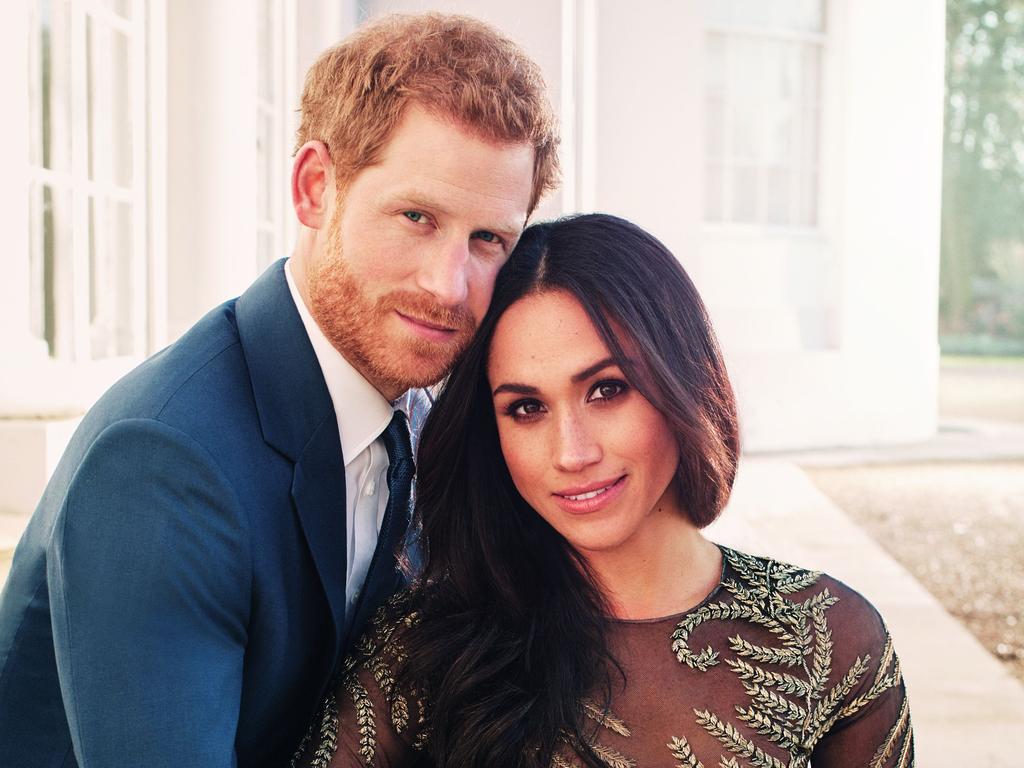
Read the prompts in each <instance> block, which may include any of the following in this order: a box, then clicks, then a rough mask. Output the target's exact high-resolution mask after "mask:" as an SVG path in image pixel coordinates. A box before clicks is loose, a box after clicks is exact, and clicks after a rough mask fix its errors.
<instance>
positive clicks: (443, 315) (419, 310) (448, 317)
mask: <svg viewBox="0 0 1024 768" xmlns="http://www.w3.org/2000/svg"><path fill="white" fill-rule="evenodd" d="M377 307H378V309H380V310H384V311H389V310H392V309H393V310H396V311H398V312H400V313H402V314H403V315H406V316H407V317H411V318H412V319H413V320H422V321H424V322H427V323H429V324H430V325H436V326H440V327H442V328H450V329H451V330H453V331H466V332H469V333H472V332H473V331H474V330H476V319H475V318H474V317H473V315H472V314H471V313H470V311H469V310H468V309H466V308H465V307H463V306H458V307H446V306H444V305H443V304H438V303H437V302H436V301H434V300H432V299H431V298H430V297H428V296H425V295H423V294H422V293H414V292H412V291H395V292H393V293H389V294H388V295H387V296H383V297H382V298H381V299H379V300H378V302H377Z"/></svg>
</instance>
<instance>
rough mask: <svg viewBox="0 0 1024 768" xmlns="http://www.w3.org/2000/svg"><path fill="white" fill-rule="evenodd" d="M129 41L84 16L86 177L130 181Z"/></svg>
mask: <svg viewBox="0 0 1024 768" xmlns="http://www.w3.org/2000/svg"><path fill="white" fill-rule="evenodd" d="M130 45H131V44H130V42H129V40H128V38H127V37H126V36H125V35H124V34H122V33H121V32H119V31H117V30H115V29H112V28H110V27H108V26H106V25H104V24H103V23H102V22H100V21H97V20H96V19H93V18H92V17H87V19H86V55H87V57H88V58H87V66H88V87H89V90H88V104H89V178H91V179H93V180H94V181H100V182H112V183H114V184H116V185H118V186H120V187H130V186H131V184H132V89H131V82H132V79H131V75H132V73H131V56H130V51H131V48H130Z"/></svg>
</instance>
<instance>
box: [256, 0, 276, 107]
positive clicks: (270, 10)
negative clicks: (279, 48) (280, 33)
mask: <svg viewBox="0 0 1024 768" xmlns="http://www.w3.org/2000/svg"><path fill="white" fill-rule="evenodd" d="M258 15H259V21H258V22H257V23H258V24H259V32H258V34H259V40H258V45H259V53H258V55H259V62H260V65H259V96H260V99H262V100H263V101H273V100H274V37H273V34H272V30H273V28H274V0H261V2H260V9H259V14H258Z"/></svg>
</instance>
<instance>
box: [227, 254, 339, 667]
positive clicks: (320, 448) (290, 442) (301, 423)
mask: <svg viewBox="0 0 1024 768" xmlns="http://www.w3.org/2000/svg"><path fill="white" fill-rule="evenodd" d="M235 311H236V314H237V321H238V335H239V338H240V339H241V343H242V349H243V351H244V353H245V358H246V363H247V365H248V367H249V373H250V378H251V380H252V387H253V395H254V397H255V400H256V408H257V411H258V413H259V419H260V426H261V429H262V430H263V438H264V440H266V442H267V443H268V444H269V445H271V446H273V447H274V448H275V449H276V450H277V451H279V452H280V453H282V454H283V455H284V456H286V457H288V458H289V459H290V460H291V461H293V462H294V463H295V473H294V476H293V478H292V488H291V493H292V499H293V501H294V502H295V509H296V512H297V514H298V517H299V521H300V524H301V527H302V531H303V534H304V536H305V538H306V543H307V545H308V546H309V551H310V553H311V555H312V558H313V561H314V563H315V564H316V570H317V573H318V575H319V577H320V581H321V583H322V584H323V589H324V592H325V594H326V595H327V601H328V603H329V605H330V609H331V616H332V619H333V623H334V647H335V658H337V655H338V654H340V652H341V642H342V640H343V638H344V634H345V632H344V627H345V572H346V546H345V541H346V532H345V463H344V460H343V458H342V455H341V440H340V438H339V436H338V421H337V416H336V414H335V412H334V405H333V403H332V402H331V396H330V393H329V392H328V391H327V384H326V383H325V382H324V377H323V372H322V371H321V370H320V364H319V362H318V361H317V359H316V353H315V352H314V351H313V345H312V344H311V343H310V341H309V337H308V336H307V335H306V329H305V327H304V326H303V324H302V318H300V317H299V313H298V310H297V309H296V307H295V302H294V301H293V300H292V295H291V291H290V290H289V289H288V283H287V280H286V278H285V275H284V260H283V259H282V260H281V261H278V262H277V263H275V264H273V265H271V266H270V267H269V268H268V269H267V271H266V272H264V273H263V275H262V276H260V278H259V279H257V280H256V282H255V283H253V284H252V286H251V287H250V288H249V290H247V291H246V292H245V293H244V294H243V295H242V296H241V297H240V298H239V299H238V302H237V304H236V309H235Z"/></svg>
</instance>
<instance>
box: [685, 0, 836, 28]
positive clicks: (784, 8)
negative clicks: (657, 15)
mask: <svg viewBox="0 0 1024 768" xmlns="http://www.w3.org/2000/svg"><path fill="white" fill-rule="evenodd" d="M704 18H705V20H706V22H707V23H708V24H709V25H712V26H716V27H764V28H766V29H777V30H787V31H793V32H822V31H823V30H824V28H825V7H824V0H704Z"/></svg>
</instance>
